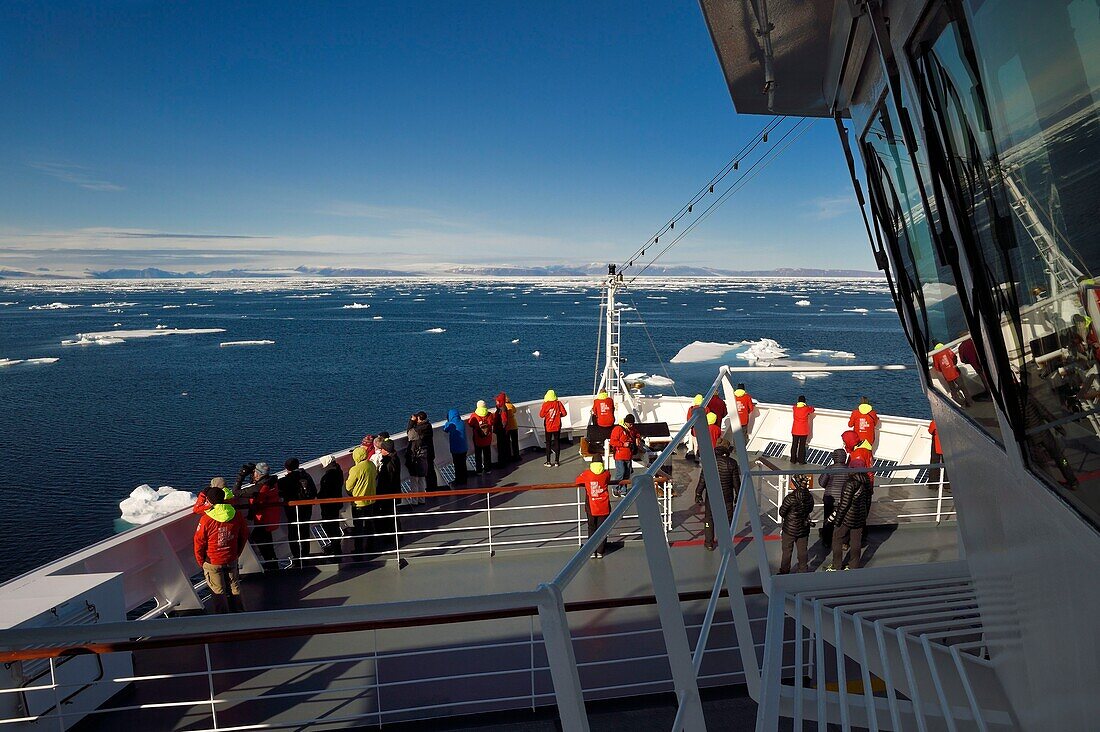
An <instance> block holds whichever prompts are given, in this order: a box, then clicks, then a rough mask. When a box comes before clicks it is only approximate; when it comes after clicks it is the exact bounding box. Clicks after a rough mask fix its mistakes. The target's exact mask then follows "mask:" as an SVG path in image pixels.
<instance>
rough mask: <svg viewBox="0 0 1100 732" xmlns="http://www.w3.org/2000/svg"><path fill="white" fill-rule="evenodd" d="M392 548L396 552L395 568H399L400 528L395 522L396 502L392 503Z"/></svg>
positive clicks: (396, 521)
mask: <svg viewBox="0 0 1100 732" xmlns="http://www.w3.org/2000/svg"><path fill="white" fill-rule="evenodd" d="M393 548H394V551H396V552H397V568H398V569H400V568H401V526H400V524H399V523H398V520H397V501H394V502H393Z"/></svg>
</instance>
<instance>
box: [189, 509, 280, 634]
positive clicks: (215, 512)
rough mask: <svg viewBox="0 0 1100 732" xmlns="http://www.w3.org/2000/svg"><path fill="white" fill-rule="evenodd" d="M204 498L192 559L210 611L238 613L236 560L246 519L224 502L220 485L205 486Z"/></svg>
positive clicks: (241, 607) (240, 606)
mask: <svg viewBox="0 0 1100 732" xmlns="http://www.w3.org/2000/svg"><path fill="white" fill-rule="evenodd" d="M206 498H207V500H208V501H209V502H210V504H211V506H210V508H209V509H207V510H206V511H204V512H203V515H202V516H201V517H200V518H199V525H198V527H197V528H196V529H195V538H194V548H195V561H196V562H197V563H198V565H199V567H201V568H202V574H203V576H204V577H205V578H206V586H207V587H209V588H210V593H211V604H212V606H213V607H212V609H213V611H214V612H216V613H224V612H234V613H239V612H242V611H244V603H243V602H242V601H241V577H240V569H239V568H238V566H237V560H238V559H239V558H240V556H241V552H242V551H244V546H245V544H247V543H248V523H247V522H246V521H245V520H244V516H242V515H241V514H240V513H238V512H237V510H236V509H235V508H233V506H231V505H229V504H228V503H226V498H225V491H224V490H223V489H221V488H209V489H207V491H206ZM276 508H278V506H276Z"/></svg>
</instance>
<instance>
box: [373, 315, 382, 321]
mask: <svg viewBox="0 0 1100 732" xmlns="http://www.w3.org/2000/svg"><path fill="white" fill-rule="evenodd" d="M381 319H382V316H381V315H375V316H374V317H373V318H371V320H381Z"/></svg>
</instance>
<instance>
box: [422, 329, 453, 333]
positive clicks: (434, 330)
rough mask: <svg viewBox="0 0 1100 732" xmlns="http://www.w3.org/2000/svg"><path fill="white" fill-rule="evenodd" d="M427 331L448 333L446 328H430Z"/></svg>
mask: <svg viewBox="0 0 1100 732" xmlns="http://www.w3.org/2000/svg"><path fill="white" fill-rule="evenodd" d="M424 332H425V333H446V332H447V329H446V328H428V329H427V330H426V331H424Z"/></svg>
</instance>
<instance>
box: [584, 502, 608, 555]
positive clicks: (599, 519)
mask: <svg viewBox="0 0 1100 732" xmlns="http://www.w3.org/2000/svg"><path fill="white" fill-rule="evenodd" d="M584 510H585V513H587V514H588V535H589V536H592V534H594V533H596V529H598V528H600V526H601V525H602V524H603V522H604V521H606V520H607V516H593V515H592V509H591V508H590V507H589V505H588V501H585V503H584ZM605 551H607V538H606V537H604V540H603V541H601V542H600V543H599V544H597V545H596V552H595V553H596V554H603V553H604V552H605Z"/></svg>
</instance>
